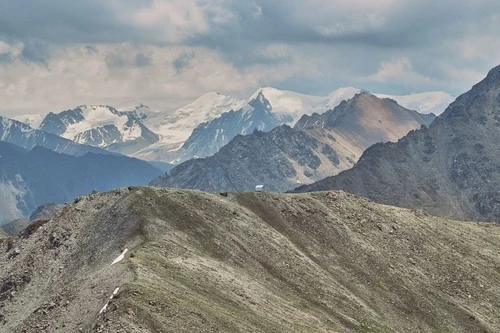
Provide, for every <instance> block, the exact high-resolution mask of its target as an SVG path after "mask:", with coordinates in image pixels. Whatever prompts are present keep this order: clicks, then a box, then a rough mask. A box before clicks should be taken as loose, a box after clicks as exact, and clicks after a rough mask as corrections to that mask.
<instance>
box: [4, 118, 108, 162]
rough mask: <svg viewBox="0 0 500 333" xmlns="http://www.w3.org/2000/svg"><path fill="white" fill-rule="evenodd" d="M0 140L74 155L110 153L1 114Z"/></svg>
mask: <svg viewBox="0 0 500 333" xmlns="http://www.w3.org/2000/svg"><path fill="white" fill-rule="evenodd" d="M0 141H2V142H8V143H11V144H13V145H16V146H19V147H21V148H24V149H27V150H31V149H33V148H34V147H36V146H40V147H44V148H47V149H50V150H53V151H55V152H58V153H64V154H68V155H74V156H81V155H84V154H86V153H89V152H92V153H98V154H109V152H108V151H107V150H104V149H100V148H97V147H93V146H88V145H81V144H78V143H75V142H74V141H72V140H68V139H65V138H62V137H60V136H58V135H55V134H52V133H48V132H44V131H40V130H36V129H33V128H31V127H30V126H29V125H27V124H24V123H22V122H19V121H17V120H13V119H9V118H6V117H2V116H0Z"/></svg>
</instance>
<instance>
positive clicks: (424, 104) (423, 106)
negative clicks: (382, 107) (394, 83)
mask: <svg viewBox="0 0 500 333" xmlns="http://www.w3.org/2000/svg"><path fill="white" fill-rule="evenodd" d="M375 95H376V96H377V97H380V98H390V99H393V100H395V101H396V102H398V104H399V105H401V106H403V107H405V108H407V109H410V110H416V111H418V112H420V113H434V114H435V115H439V114H441V113H442V112H443V111H444V110H445V109H446V108H447V107H448V105H450V104H451V102H453V101H454V100H455V98H454V97H453V96H451V95H450V94H448V93H445V92H443V91H428V92H423V93H413V94H410V95H386V94H375Z"/></svg>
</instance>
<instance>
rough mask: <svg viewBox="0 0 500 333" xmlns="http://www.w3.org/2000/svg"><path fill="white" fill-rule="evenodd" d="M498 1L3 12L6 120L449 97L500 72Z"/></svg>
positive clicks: (196, 0) (97, 6) (235, 0)
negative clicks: (240, 102) (101, 110)
mask: <svg viewBox="0 0 500 333" xmlns="http://www.w3.org/2000/svg"><path fill="white" fill-rule="evenodd" d="M498 31H500V2H498V1H493V0H474V1H473V0H464V1H461V2H460V3H459V4H458V3H457V2H456V1H451V0H441V1H429V0H422V1H412V0H374V1H369V2H367V1H362V0H351V1H341V0H310V1H299V0H287V1H285V0H265V1H264V0H253V1H252V0H106V1H104V0H88V1H80V2H74V1H65V0H45V1H38V0H26V1H15V0H5V1H3V3H2V11H0V75H1V77H2V80H1V81H0V99H1V100H2V101H3V105H2V109H3V110H1V111H4V113H5V112H10V113H19V112H34V111H37V112H46V111H58V110H60V109H61V108H67V107H71V106H73V105H76V104H80V103H97V102H99V103H117V102H119V101H120V100H121V99H124V98H133V99H137V100H141V101H144V102H146V103H152V104H153V105H154V106H156V107H158V108H163V109H169V108H172V107H175V106H177V105H180V104H182V103H184V102H186V101H188V100H190V99H193V98H195V97H197V96H198V95H200V94H202V93H204V92H207V91H214V90H215V91H219V92H222V93H230V94H235V95H242V96H243V95H245V94H248V93H250V92H251V91H253V90H255V89H257V87H258V86H261V85H274V86H277V87H280V88H286V89H292V90H298V91H303V92H306V93H327V92H328V91H330V90H332V89H334V88H337V87H339V86H346V85H354V86H357V87H361V88H365V89H368V90H373V91H378V92H387V93H392V94H394V93H408V92H416V91H424V90H445V91H448V92H450V93H452V94H458V93H460V92H463V91H465V90H466V89H468V88H469V87H470V86H471V85H472V84H473V83H475V81H477V80H479V79H480V78H481V77H482V76H484V75H485V74H486V72H487V70H488V69H489V68H491V67H493V66H495V65H498V63H500V47H499V46H500V37H499V36H498Z"/></svg>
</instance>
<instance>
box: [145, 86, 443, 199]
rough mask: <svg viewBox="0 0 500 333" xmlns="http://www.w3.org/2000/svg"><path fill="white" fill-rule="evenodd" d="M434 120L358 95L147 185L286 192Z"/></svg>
mask: <svg viewBox="0 0 500 333" xmlns="http://www.w3.org/2000/svg"><path fill="white" fill-rule="evenodd" d="M433 119H434V115H422V114H420V113H418V112H416V111H411V110H408V109H405V108H403V107H401V106H399V105H398V104H397V103H396V102H395V101H393V100H390V99H380V98H377V97H376V96H374V95H371V94H369V93H361V94H358V95H356V96H355V97H354V98H352V99H351V100H349V101H344V102H342V103H341V104H340V105H339V106H337V107H336V108H335V109H333V110H330V111H327V112H326V113H324V114H322V115H319V114H313V115H312V116H303V117H302V118H301V119H300V120H299V122H298V123H297V124H296V126H295V127H294V128H293V129H292V128H290V127H289V126H287V125H283V126H280V127H277V128H275V129H273V130H271V131H270V132H267V133H264V132H261V131H254V132H253V133H252V134H249V135H246V136H242V135H238V136H236V137H235V138H234V139H233V140H231V141H230V142H229V143H228V144H227V145H226V146H224V147H222V148H221V149H220V151H219V152H217V153H216V154H215V155H213V156H210V157H207V158H204V159H194V160H190V161H187V162H185V163H182V164H180V165H178V166H177V167H175V168H174V169H172V170H171V171H170V172H169V173H167V174H166V175H165V176H163V177H160V178H158V179H156V180H154V181H153V182H152V183H151V184H152V185H154V186H166V187H180V188H190V189H198V190H204V191H248V190H252V189H253V188H254V187H255V186H256V185H258V184H265V185H266V188H267V189H268V190H272V191H286V190H291V189H293V188H294V187H296V186H297V184H307V183H311V182H314V181H317V180H319V179H322V178H324V177H326V176H329V175H334V174H337V173H339V172H341V171H342V170H346V169H348V168H350V167H352V166H353V165H354V163H355V162H356V161H357V160H358V158H359V157H360V156H361V153H362V152H363V150H365V149H366V148H368V147H369V146H370V145H372V144H374V143H376V142H386V141H395V140H397V139H399V138H400V137H402V136H404V135H405V134H407V133H408V132H409V131H410V130H413V129H416V128H420V127H421V126H423V125H424V126H427V125H428V124H429V123H430V122H431V121H432V120H433ZM203 142H205V141H203ZM207 142H210V140H208V141H207Z"/></svg>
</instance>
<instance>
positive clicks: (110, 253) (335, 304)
mask: <svg viewBox="0 0 500 333" xmlns="http://www.w3.org/2000/svg"><path fill="white" fill-rule="evenodd" d="M499 242H500V227H499V226H497V225H492V224H479V223H465V222H456V221H450V220H447V219H444V218H436V217H431V216H428V215H426V214H425V213H422V212H421V211H410V210H406V209H401V208H395V207H389V206H383V205H378V204H375V203H372V202H370V201H368V200H366V199H361V198H357V197H355V196H353V195H349V194H346V193H343V192H323V193H313V194H298V195H297V194H294V195H292V194H272V193H229V194H226V195H225V196H222V195H220V194H218V193H203V192H198V191H187V190H169V189H156V188H143V187H140V188H129V189H119V190H115V191H111V192H107V193H97V194H92V195H89V196H85V197H80V198H78V200H75V201H74V202H73V203H70V204H68V205H66V206H65V207H64V209H63V210H62V212H61V213H60V214H59V215H58V216H57V217H56V218H55V219H53V220H51V221H48V222H44V223H40V224H39V225H37V228H33V229H30V232H29V233H28V232H27V233H24V234H23V235H22V236H20V237H15V238H12V237H11V238H8V239H0V250H1V251H0V265H1V267H2V270H0V330H1V331H3V332H25V333H35V332H36V333H39V332H55V333H59V332H61V333H63V332H101V333H104V332H227V333H233V332H260V333H264V332H353V333H354V332H417V331H422V332H439V333H443V332H444V333H448V332H449V333H451V332H453V333H479V332H498V331H500V318H499V317H498V315H497V313H496V311H495V310H496V309H498V308H499V307H500V275H499V272H498V267H499V266H500V257H499V256H498V243H499Z"/></svg>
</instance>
